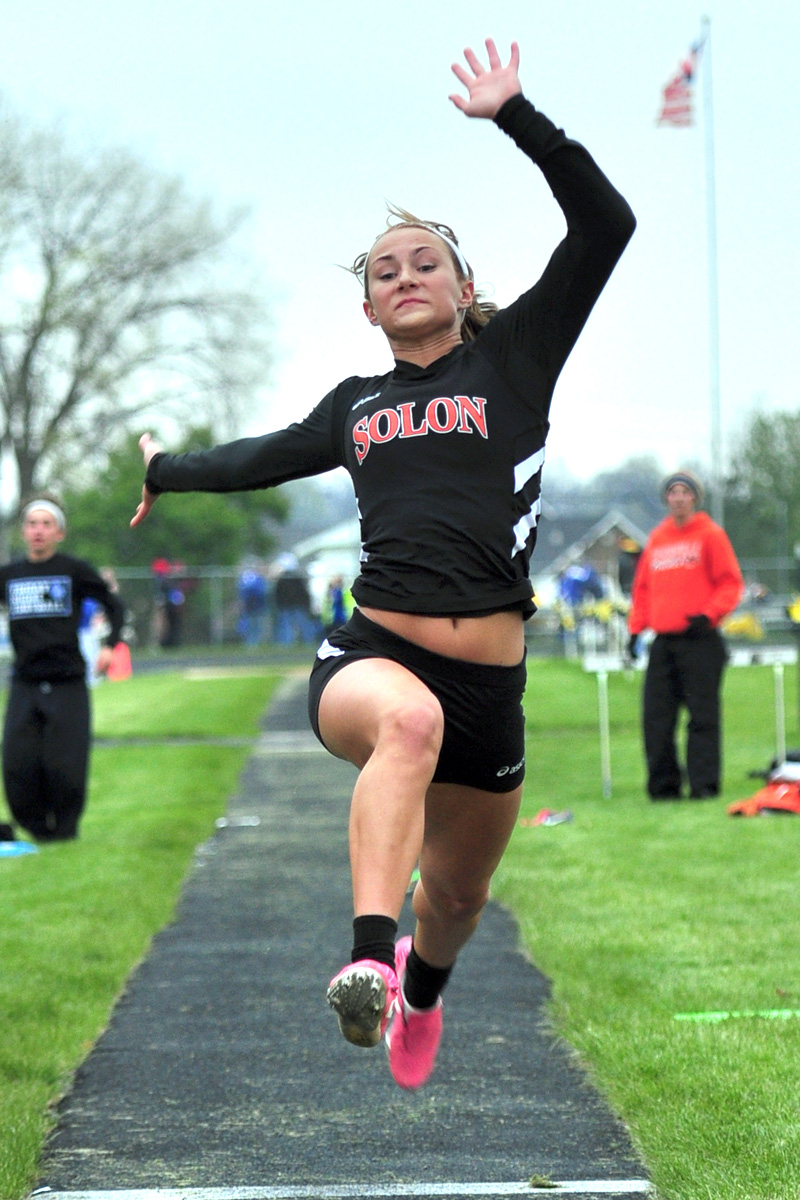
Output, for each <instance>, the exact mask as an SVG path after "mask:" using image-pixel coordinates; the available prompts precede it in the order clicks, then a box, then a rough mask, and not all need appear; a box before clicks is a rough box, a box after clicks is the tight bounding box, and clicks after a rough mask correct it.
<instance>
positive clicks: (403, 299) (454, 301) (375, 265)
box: [364, 226, 474, 344]
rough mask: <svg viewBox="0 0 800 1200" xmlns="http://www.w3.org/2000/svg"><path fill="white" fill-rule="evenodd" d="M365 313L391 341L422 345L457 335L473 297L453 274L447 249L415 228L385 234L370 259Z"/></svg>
mask: <svg viewBox="0 0 800 1200" xmlns="http://www.w3.org/2000/svg"><path fill="white" fill-rule="evenodd" d="M366 282H367V292H368V297H369V298H368V299H367V300H365V301H364V312H365V313H366V314H367V318H368V319H369V321H370V322H371V323H372V324H373V325H379V326H380V328H381V329H382V330H383V332H384V333H385V334H386V336H387V337H388V338H389V340H390V341H398V342H400V343H401V344H413V343H414V342H415V341H419V342H424V341H426V340H428V339H429V338H431V337H441V336H442V335H445V336H449V335H455V336H456V338H457V340H458V341H460V340H461V319H462V313H463V311H464V309H467V308H469V306H470V303H471V301H472V296H473V292H474V287H473V284H472V282H471V281H470V280H462V279H461V278H460V277H459V275H458V274H457V273H456V269H455V266H454V264H453V258H452V255H451V254H450V251H449V250H448V248H447V245H446V244H445V243H444V242H443V241H442V240H441V238H438V237H437V236H436V234H435V233H431V232H429V231H428V230H427V229H420V228H417V227H415V226H403V227H399V228H397V229H390V230H388V231H387V232H386V233H385V234H384V235H383V236H382V237H380V238H379V239H378V241H377V242H376V243H375V245H374V246H373V247H372V250H371V251H370V254H369V259H368V261H367V268H366Z"/></svg>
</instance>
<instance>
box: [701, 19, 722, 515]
mask: <svg viewBox="0 0 800 1200" xmlns="http://www.w3.org/2000/svg"><path fill="white" fill-rule="evenodd" d="M702 27H703V37H702V51H701V55H700V59H701V62H702V64H703V125H704V134H705V165H706V242H707V248H706V257H707V268H708V375H709V394H710V395H709V398H710V409H711V489H710V490H711V515H712V517H713V518H714V520H715V521H716V522H717V523H718V524H719V525H724V523H725V497H724V495H723V473H722V414H721V406H720V370H719V277H718V271H717V195H716V179H715V166H714V100H713V96H712V89H711V19H710V17H703V19H702Z"/></svg>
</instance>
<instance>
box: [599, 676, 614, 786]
mask: <svg viewBox="0 0 800 1200" xmlns="http://www.w3.org/2000/svg"><path fill="white" fill-rule="evenodd" d="M597 706H598V710H599V714H600V772H601V776H602V780H603V799H604V800H608V799H610V797H611V732H610V729H609V724H608V672H607V671H598V672H597Z"/></svg>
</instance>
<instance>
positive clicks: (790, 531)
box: [725, 412, 800, 558]
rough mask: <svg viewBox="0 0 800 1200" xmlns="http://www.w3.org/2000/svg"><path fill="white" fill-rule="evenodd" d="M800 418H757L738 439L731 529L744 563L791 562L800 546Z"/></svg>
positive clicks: (728, 503)
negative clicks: (753, 560)
mask: <svg viewBox="0 0 800 1200" xmlns="http://www.w3.org/2000/svg"><path fill="white" fill-rule="evenodd" d="M799 462H800V413H796V412H777V413H771V414H769V415H767V414H765V413H755V414H754V415H753V417H752V418H751V420H750V421H749V423H748V424H747V426H746V427H745V429H744V430H743V432H742V433H741V434H740V436H739V438H738V439H737V441H736V443H735V445H734V449H733V453H732V455H731V470H730V475H729V477H728V481H727V494H726V500H725V527H726V530H727V532H728V535H729V537H730V538H731V541H732V542H733V545H734V547H735V548H736V551H737V553H738V554H739V556H740V557H742V558H772V557H777V558H788V557H790V556H791V555H792V553H793V548H794V546H795V545H796V544H797V542H798V541H800V475H798V469H797V464H798V463H799Z"/></svg>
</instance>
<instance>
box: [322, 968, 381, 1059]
mask: <svg viewBox="0 0 800 1200" xmlns="http://www.w3.org/2000/svg"><path fill="white" fill-rule="evenodd" d="M328 1004H330V1006H331V1008H332V1009H333V1010H334V1012H335V1013H336V1015H337V1017H338V1018H339V1029H340V1030H341V1033H342V1037H343V1038H344V1039H345V1040H346V1041H348V1042H350V1043H351V1044H352V1045H353V1046H363V1047H365V1048H366V1049H369V1048H370V1047H372V1046H377V1044H378V1042H379V1041H380V1040H381V1021H382V1020H383V1016H384V1013H385V1011H386V984H385V983H384V981H383V980H382V979H381V977H380V975H378V974H377V972H376V971H359V970H358V969H355V970H353V971H348V973H347V974H346V975H344V976H342V978H340V979H335V980H334V982H333V983H332V984H331V986H330V987H329V988H328Z"/></svg>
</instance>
